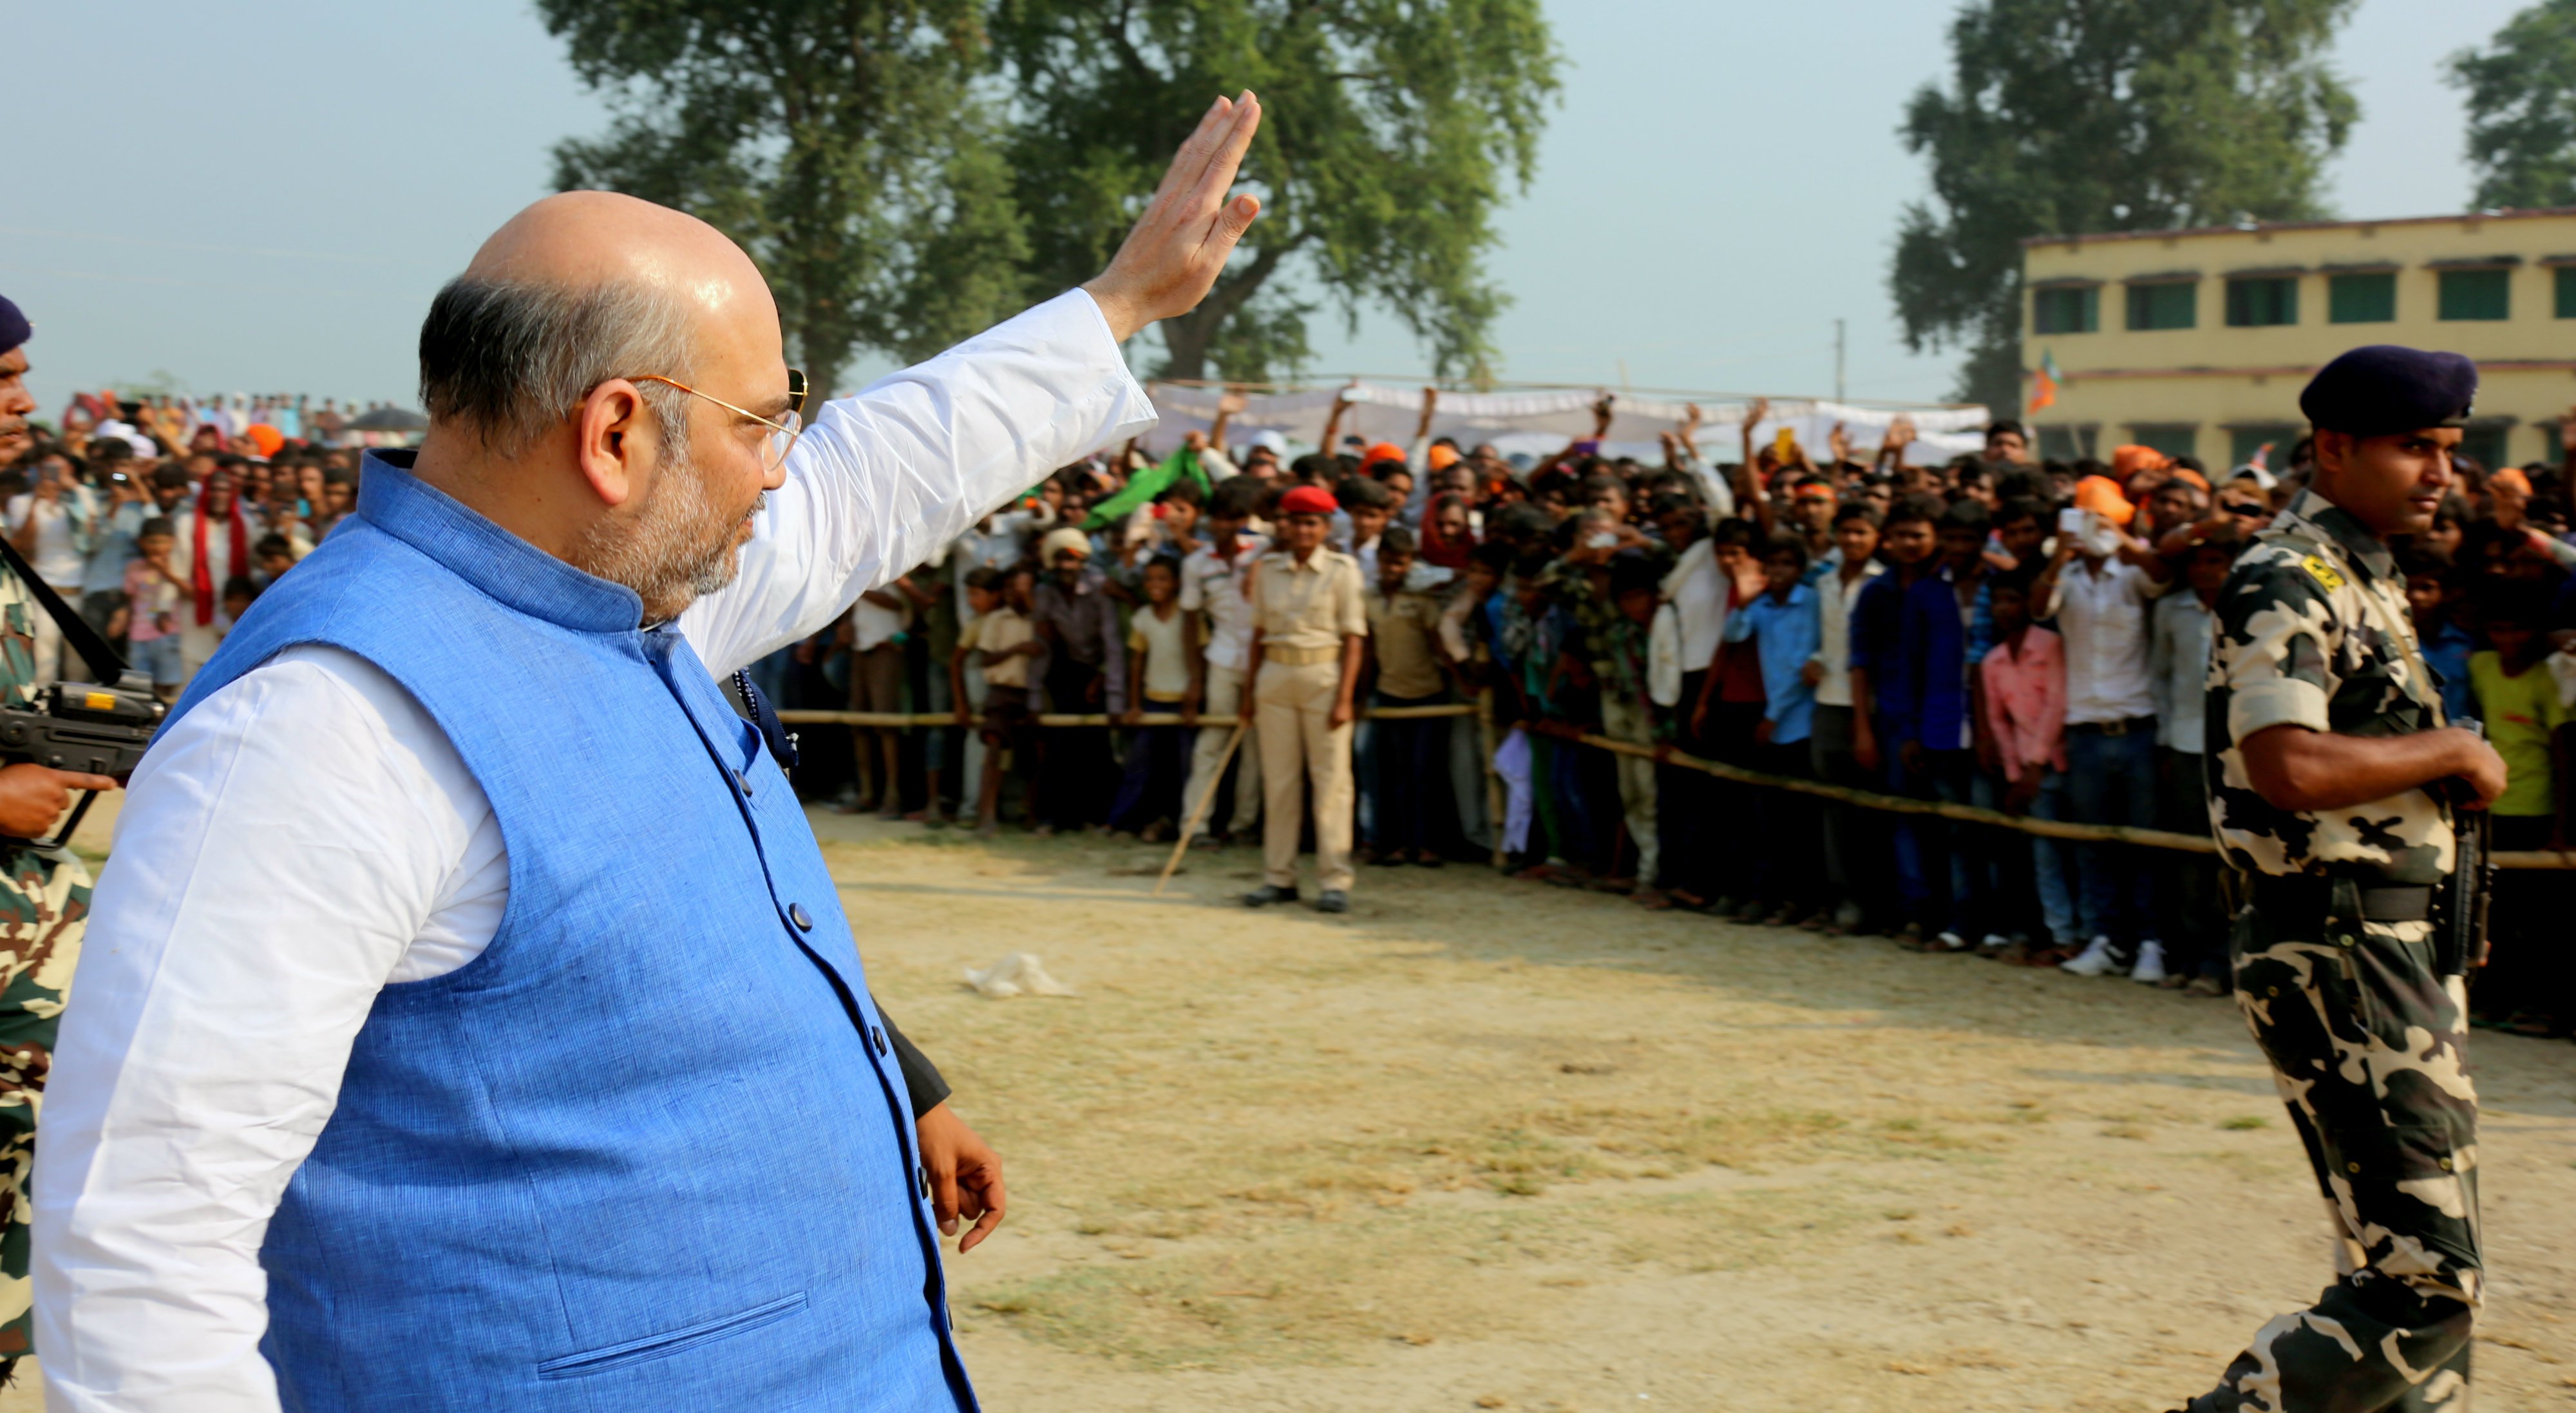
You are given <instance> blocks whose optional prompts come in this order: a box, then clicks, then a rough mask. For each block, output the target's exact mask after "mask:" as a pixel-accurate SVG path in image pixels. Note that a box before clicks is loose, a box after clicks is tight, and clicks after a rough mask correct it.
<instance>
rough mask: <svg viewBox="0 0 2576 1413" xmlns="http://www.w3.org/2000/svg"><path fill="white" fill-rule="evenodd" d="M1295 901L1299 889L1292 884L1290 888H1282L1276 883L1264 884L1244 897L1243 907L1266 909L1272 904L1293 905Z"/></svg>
mask: <svg viewBox="0 0 2576 1413" xmlns="http://www.w3.org/2000/svg"><path fill="white" fill-rule="evenodd" d="M1295 901H1297V887H1296V885H1295V884H1290V885H1289V886H1288V887H1285V888H1282V887H1280V886H1279V885H1278V884H1276V883H1264V884H1262V885H1261V886H1260V887H1258V888H1255V889H1253V890H1252V891H1251V892H1249V893H1246V894H1244V895H1243V905H1244V906H1245V907H1247V908H1266V907H1268V906H1270V905H1271V904H1272V903H1293V902H1295Z"/></svg>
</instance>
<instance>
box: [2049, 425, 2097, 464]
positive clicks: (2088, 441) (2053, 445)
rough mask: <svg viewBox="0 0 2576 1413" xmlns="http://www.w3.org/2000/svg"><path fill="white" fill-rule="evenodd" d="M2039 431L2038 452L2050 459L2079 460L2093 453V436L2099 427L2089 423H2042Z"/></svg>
mask: <svg viewBox="0 0 2576 1413" xmlns="http://www.w3.org/2000/svg"><path fill="white" fill-rule="evenodd" d="M2036 430H2037V431H2038V432H2039V454H2040V455H2041V456H2042V457H2044V458H2046V459H2048V460H2050V461H2080V460H2082V459H2084V458H2085V457H2088V456H2091V455H2092V454H2093V438H2094V435H2095V434H2096V433H2097V432H2099V431H2100V430H2101V429H2100V428H2098V427H2095V426H2093V425H2092V424H2090V423H2085V424H2082V425H2079V426H2068V425H2064V424H2059V425H2055V426H2050V425H2047V424H2042V425H2041V426H2040V427H2038V428H2037V429H2036Z"/></svg>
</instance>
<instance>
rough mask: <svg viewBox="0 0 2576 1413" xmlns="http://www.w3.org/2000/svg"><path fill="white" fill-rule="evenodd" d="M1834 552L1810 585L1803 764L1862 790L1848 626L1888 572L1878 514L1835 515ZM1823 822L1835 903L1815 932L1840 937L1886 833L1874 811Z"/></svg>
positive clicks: (1833, 814) (1841, 808)
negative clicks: (1810, 689) (1811, 653)
mask: <svg viewBox="0 0 2576 1413" xmlns="http://www.w3.org/2000/svg"><path fill="white" fill-rule="evenodd" d="M1834 549H1835V550H1836V552H1837V554H1838V559H1839V562H1838V563H1836V565H1835V566H1834V570H1833V572H1832V573H1830V574H1827V575H1825V576H1824V577H1823V578H1821V579H1817V580H1815V590H1816V656H1815V659H1814V666H1813V670H1812V671H1810V672H1809V673H1807V674H1806V677H1807V680H1808V682H1810V683H1812V684H1813V685H1814V687H1815V689H1816V708H1815V714H1814V716H1813V718H1812V722H1811V725H1810V727H1809V730H1808V733H1807V741H1808V745H1809V747H1810V750H1809V755H1808V765H1809V768H1810V769H1811V770H1812V771H1813V772H1814V774H1815V777H1816V778H1817V779H1819V780H1823V781H1827V782H1829V783H1832V784H1835V785H1841V786H1844V787H1846V788H1850V789H1860V790H1865V789H1869V788H1871V787H1872V786H1874V785H1875V784H1876V781H1875V780H1874V779H1873V778H1872V776H1871V775H1870V773H1869V772H1867V771H1864V770H1862V769H1860V767H1859V765H1858V763H1857V762H1856V761H1855V760H1854V759H1853V756H1852V746H1853V742H1854V739H1855V733H1854V724H1853V717H1852V679H1851V624H1852V608H1853V606H1854V605H1855V604H1857V603H1859V602H1860V596H1861V591H1862V590H1864V589H1866V588H1868V587H1869V583H1870V581H1871V580H1873V579H1876V578H1877V577H1878V576H1879V575H1881V574H1883V573H1885V572H1887V570H1886V566H1885V565H1882V564H1880V563H1879V562H1878V512H1877V511H1875V510H1873V509H1871V508H1870V507H1869V505H1868V503H1866V502H1864V501H1852V502H1850V503H1848V504H1845V505H1844V506H1843V507H1842V508H1841V509H1839V510H1836V511H1835V512H1834ZM1822 817H1823V821H1824V851H1825V855H1824V864H1825V881H1826V886H1827V887H1828V889H1829V890H1830V891H1831V892H1832V895H1833V896H1834V897H1835V898H1836V899H1838V900H1839V901H1838V902H1837V904H1836V905H1835V908H1834V910H1833V913H1832V915H1831V916H1829V917H1827V918H1826V919H1825V920H1824V921H1823V922H1821V923H1819V924H1818V930H1819V931H1823V932H1829V933H1835V934H1841V933H1845V932H1849V931H1851V930H1852V929H1853V928H1856V927H1858V926H1860V925H1861V923H1862V921H1863V910H1862V908H1861V905H1860V902H1859V897H1860V886H1859V885H1860V882H1861V880H1862V879H1863V878H1864V877H1873V876H1875V874H1876V870H1875V869H1873V868H1869V867H1867V866H1866V865H1864V863H1863V860H1865V859H1872V858H1877V857H1882V856H1883V855H1884V852H1885V845H1884V841H1885V839H1886V831H1885V829H1883V828H1882V827H1881V826H1880V820H1879V818H1878V816H1877V814H1876V813H1875V812H1874V811H1863V810H1858V809H1855V808H1853V807H1851V806H1849V805H1845V804H1840V803H1837V802H1834V801H1830V800H1828V801H1826V802H1824V807H1823V810H1822Z"/></svg>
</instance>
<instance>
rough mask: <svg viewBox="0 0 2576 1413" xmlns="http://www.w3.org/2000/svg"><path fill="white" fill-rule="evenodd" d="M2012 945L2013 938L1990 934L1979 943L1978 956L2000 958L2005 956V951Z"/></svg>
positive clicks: (1998, 933) (1997, 933) (2000, 934)
mask: <svg viewBox="0 0 2576 1413" xmlns="http://www.w3.org/2000/svg"><path fill="white" fill-rule="evenodd" d="M2011 945H2012V939H2011V938H2009V937H2006V936H2005V935H2003V934H2002V933H2000V932H1989V933H1987V934H1986V935H1985V936H1984V937H1983V938H1982V939H1980V940H1979V941H1978V943H1977V955H1978V956H1980V957H2000V956H2002V955H2003V954H2004V949H2005V948H2006V947H2009V946H2011Z"/></svg>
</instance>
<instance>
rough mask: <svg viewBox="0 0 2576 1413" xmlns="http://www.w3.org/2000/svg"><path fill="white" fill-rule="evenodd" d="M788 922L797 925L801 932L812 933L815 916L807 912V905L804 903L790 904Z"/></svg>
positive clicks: (788, 906)
mask: <svg viewBox="0 0 2576 1413" xmlns="http://www.w3.org/2000/svg"><path fill="white" fill-rule="evenodd" d="M787 920H788V921H789V922H792V923H794V924H796V930H797V931H799V932H811V931H813V930H814V915H813V914H812V913H809V912H807V911H805V905H804V904H803V903H789V904H788V905H787Z"/></svg>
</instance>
